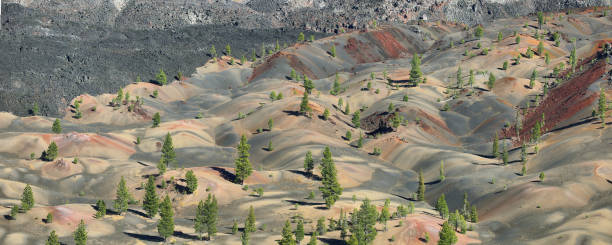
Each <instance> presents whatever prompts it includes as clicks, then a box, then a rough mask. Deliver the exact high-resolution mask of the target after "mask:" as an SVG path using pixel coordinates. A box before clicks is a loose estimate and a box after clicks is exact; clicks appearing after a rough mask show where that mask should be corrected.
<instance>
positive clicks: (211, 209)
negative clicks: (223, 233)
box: [205, 194, 219, 239]
mask: <svg viewBox="0 0 612 245" xmlns="http://www.w3.org/2000/svg"><path fill="white" fill-rule="evenodd" d="M205 205H206V210H207V211H206V214H207V215H206V228H207V233H208V238H209V239H211V238H212V237H214V236H215V235H216V234H217V219H218V216H219V206H218V203H217V197H215V195H211V194H208V198H206V203H205Z"/></svg>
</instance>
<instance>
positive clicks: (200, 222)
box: [193, 200, 207, 240]
mask: <svg viewBox="0 0 612 245" xmlns="http://www.w3.org/2000/svg"><path fill="white" fill-rule="evenodd" d="M206 211H207V210H206V206H205V205H204V201H202V200H200V203H198V207H197V208H196V214H195V219H194V220H193V229H194V230H195V232H196V233H198V237H199V238H200V240H202V234H203V233H204V232H205V231H206Z"/></svg>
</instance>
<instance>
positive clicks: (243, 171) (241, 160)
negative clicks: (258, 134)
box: [234, 135, 253, 184]
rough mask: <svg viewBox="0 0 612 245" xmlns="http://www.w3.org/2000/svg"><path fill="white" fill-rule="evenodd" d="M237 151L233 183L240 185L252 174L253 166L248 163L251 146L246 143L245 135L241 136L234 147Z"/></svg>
mask: <svg viewBox="0 0 612 245" xmlns="http://www.w3.org/2000/svg"><path fill="white" fill-rule="evenodd" d="M236 148H237V151H238V157H237V158H236V160H235V161H234V163H235V165H236V177H235V178H234V183H237V184H242V183H244V180H245V179H246V178H247V177H249V175H251V173H253V166H251V162H250V161H249V150H250V149H251V146H250V145H249V144H248V143H247V138H246V136H245V135H242V137H241V138H240V143H238V146H237V147H236Z"/></svg>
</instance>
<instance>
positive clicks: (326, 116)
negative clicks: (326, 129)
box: [323, 108, 329, 121]
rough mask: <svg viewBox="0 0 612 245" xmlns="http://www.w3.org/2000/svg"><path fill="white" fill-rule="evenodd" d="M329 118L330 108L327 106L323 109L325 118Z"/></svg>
mask: <svg viewBox="0 0 612 245" xmlns="http://www.w3.org/2000/svg"><path fill="white" fill-rule="evenodd" d="M327 119H329V110H328V109H327V108H325V110H324V111H323V120H325V121H327Z"/></svg>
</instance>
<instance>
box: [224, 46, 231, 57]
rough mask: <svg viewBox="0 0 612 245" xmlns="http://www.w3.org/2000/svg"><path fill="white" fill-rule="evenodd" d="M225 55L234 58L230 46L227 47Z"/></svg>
mask: <svg viewBox="0 0 612 245" xmlns="http://www.w3.org/2000/svg"><path fill="white" fill-rule="evenodd" d="M225 55H227V56H232V47H230V45H229V44H228V45H225Z"/></svg>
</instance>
